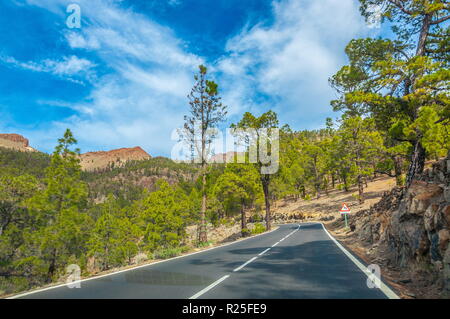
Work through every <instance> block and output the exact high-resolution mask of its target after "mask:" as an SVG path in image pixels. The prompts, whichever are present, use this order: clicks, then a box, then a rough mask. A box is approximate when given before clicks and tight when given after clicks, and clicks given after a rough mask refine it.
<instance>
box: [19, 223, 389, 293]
mask: <svg viewBox="0 0 450 319" xmlns="http://www.w3.org/2000/svg"><path fill="white" fill-rule="evenodd" d="M360 267H361V265H360ZM387 291H388V292H386V289H383V290H381V289H378V288H369V287H368V285H367V275H366V274H365V273H364V272H363V271H362V270H361V269H360V268H358V266H357V265H356V264H355V262H354V261H352V260H351V259H350V258H349V257H348V256H347V255H346V254H345V253H344V252H343V251H342V249H341V248H339V247H338V246H337V244H336V243H335V241H334V240H332V238H331V237H330V236H329V235H328V234H327V232H326V231H325V230H324V229H323V227H322V225H321V224H319V223H302V224H288V225H281V226H280V227H279V228H278V229H277V230H275V231H272V232H270V233H267V234H263V235H261V236H257V237H254V238H249V239H246V240H243V241H238V242H236V243H233V244H231V245H226V246H223V247H218V248H215V249H211V250H207V251H204V252H201V253H197V254H192V255H188V256H184V257H181V258H176V259H171V260H167V261H165V262H162V263H156V264H150V265H147V266H143V267H139V268H136V269H131V270H127V271H122V272H118V273H113V274H110V275H106V276H101V277H99V278H93V279H88V280H83V281H81V282H80V288H69V287H67V286H65V285H63V286H59V287H56V288H51V289H45V290H41V291H37V292H32V293H26V294H22V295H17V296H16V298H34V299H44V298H45V299H48V298H50V299H53V298H58V299H64V298H69V299H74V298H82V299H85V298H89V299H98V298H138V299H140V298H144V299H153V298H156V299H157V298H168V299H187V298H193V299H195V298H215V299H222V298H226V299H242V298H249V299H264V298H271V299H299V298H314V299H316V298H320V299H322V298H339V299H347V298H370V299H379V298H388V297H392V296H394V298H395V297H396V296H395V294H394V295H393V293H392V291H390V294H389V288H387Z"/></svg>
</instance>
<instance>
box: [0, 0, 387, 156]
mask: <svg viewBox="0 0 450 319" xmlns="http://www.w3.org/2000/svg"><path fill="white" fill-rule="evenodd" d="M71 3H77V4H78V5H79V6H80V8H81V16H82V23H81V28H79V29H70V28H68V27H67V25H66V19H67V17H68V15H69V14H68V13H66V8H67V6H68V5H69V4H71ZM382 31H383V30H382V29H377V28H371V27H369V26H368V25H367V24H366V23H365V21H364V20H363V19H362V17H361V16H360V14H359V11H358V1H357V0H320V1H318V0H217V1H211V0H146V1H144V0H121V1H120V0H115V1H114V0H79V1H66V0H5V1H1V2H0V41H1V43H2V46H1V48H0V73H1V74H2V76H1V77H0V132H2V133H19V134H22V135H24V136H26V137H27V138H29V139H30V144H31V145H32V146H33V147H35V148H37V149H39V150H42V151H46V152H51V151H52V149H53V148H54V146H55V142H56V140H57V138H59V137H60V136H61V135H62V134H63V132H64V130H65V129H66V128H70V129H71V130H72V131H73V133H74V135H75V137H76V138H77V139H78V142H79V145H78V146H79V147H80V148H81V151H82V152H88V151H93V150H109V149H113V148H119V147H132V146H138V145H139V146H141V147H143V148H144V149H145V150H146V151H147V152H148V153H149V154H151V155H153V156H157V155H163V156H169V155H170V153H171V149H172V147H173V146H174V144H175V141H173V140H171V133H172V132H173V131H174V130H175V129H177V128H178V127H181V126H182V123H183V115H184V114H187V112H188V103H187V98H186V95H187V94H188V93H189V91H190V88H191V87H192V84H193V73H194V72H195V71H196V70H197V66H198V65H199V64H201V63H203V64H205V65H207V66H208V68H209V70H210V72H211V77H212V78H214V80H216V82H218V83H219V87H220V92H221V96H222V97H223V100H224V103H225V104H226V105H228V106H229V117H228V119H227V122H226V123H227V124H229V123H232V122H236V121H237V120H239V118H240V116H241V115H242V114H243V112H245V111H250V112H253V113H256V114H260V113H262V112H265V111H267V110H269V109H272V110H274V111H276V112H277V113H278V114H279V117H280V121H281V124H285V123H287V124H289V125H290V126H291V127H292V128H293V129H296V130H300V129H314V128H319V127H323V124H324V121H325V118H326V117H334V118H335V117H337V116H338V114H336V113H333V112H332V110H331V107H330V105H329V102H330V100H331V99H333V98H335V93H334V92H333V90H332V89H331V88H330V87H329V86H328V78H329V77H330V76H331V75H332V74H334V73H335V72H336V71H337V70H338V69H339V68H340V67H341V66H342V65H344V64H345V62H346V59H345V55H344V48H345V46H346V44H347V43H348V42H349V41H350V40H351V39H352V38H358V37H366V36H378V35H382V34H383V32H382Z"/></svg>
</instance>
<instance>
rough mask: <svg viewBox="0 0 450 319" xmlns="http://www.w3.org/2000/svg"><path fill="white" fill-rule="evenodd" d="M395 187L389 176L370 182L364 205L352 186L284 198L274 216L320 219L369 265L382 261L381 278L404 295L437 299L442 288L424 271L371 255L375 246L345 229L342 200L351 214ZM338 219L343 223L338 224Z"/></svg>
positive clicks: (366, 189) (377, 199) (307, 219)
mask: <svg viewBox="0 0 450 319" xmlns="http://www.w3.org/2000/svg"><path fill="white" fill-rule="evenodd" d="M394 186H395V179H394V178H389V177H379V178H376V179H375V180H374V181H373V182H369V183H368V186H367V187H365V188H364V197H365V202H364V204H359V203H358V200H357V198H356V196H355V195H357V193H358V190H357V189H356V188H352V189H350V191H349V192H345V191H343V190H333V191H330V192H329V193H328V195H327V194H322V195H321V197H320V198H319V199H311V200H301V199H300V200H298V201H295V200H292V199H287V200H281V201H279V202H277V203H276V204H275V205H274V209H273V215H274V217H275V218H276V219H277V218H278V219H280V215H284V216H285V217H284V218H285V219H286V216H287V217H288V218H287V219H290V218H293V221H294V220H296V217H298V216H302V219H303V218H304V219H303V220H302V221H320V222H323V223H324V225H325V227H326V228H327V229H328V231H330V233H331V234H332V235H333V236H334V237H335V238H336V239H337V240H338V241H339V242H340V243H341V244H342V245H343V246H345V247H346V248H347V249H348V250H350V251H352V253H354V254H355V255H356V256H358V257H359V258H360V259H361V260H363V261H364V262H365V263H366V264H373V263H376V264H379V265H380V267H381V271H382V279H383V281H384V282H386V283H387V284H388V285H389V286H390V287H391V288H392V289H393V290H394V291H395V292H396V293H397V294H398V295H399V296H400V297H401V298H405V299H413V298H438V297H439V292H438V291H439V290H438V289H437V288H436V287H435V286H433V285H432V284H431V283H430V279H429V278H427V276H426V275H425V274H423V275H421V274H418V273H411V272H407V271H405V270H400V269H396V268H393V267H389V266H388V265H387V264H386V263H385V262H384V260H382V258H380V257H379V256H374V255H372V254H371V252H372V248H373V247H368V246H367V245H365V244H363V243H361V242H359V241H358V238H357V236H355V235H354V233H353V232H351V231H350V230H349V229H347V228H345V223H344V222H343V217H342V216H341V214H340V213H339V210H340V209H341V207H342V204H343V203H346V204H347V206H348V207H349V208H350V210H351V212H350V215H349V218H352V214H354V213H356V212H358V211H360V210H364V209H368V208H370V207H371V206H372V205H373V204H375V203H377V202H378V201H379V200H380V199H381V196H382V195H383V193H384V192H386V191H389V190H391V189H392V188H393V187H394ZM337 220H341V221H342V222H340V223H336V221H337ZM336 224H338V225H339V226H337V227H336Z"/></svg>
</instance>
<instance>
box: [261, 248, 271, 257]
mask: <svg viewBox="0 0 450 319" xmlns="http://www.w3.org/2000/svg"><path fill="white" fill-rule="evenodd" d="M269 250H270V248H267V249H266V250H264V251H263V252H261V253H259V254H258V256H262V255H264V254H265V253H267V252H268V251H269Z"/></svg>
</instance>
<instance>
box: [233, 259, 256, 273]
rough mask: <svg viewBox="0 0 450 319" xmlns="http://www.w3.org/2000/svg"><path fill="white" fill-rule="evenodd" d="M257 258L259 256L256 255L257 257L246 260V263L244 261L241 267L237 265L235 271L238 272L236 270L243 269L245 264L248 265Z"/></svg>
mask: <svg viewBox="0 0 450 319" xmlns="http://www.w3.org/2000/svg"><path fill="white" fill-rule="evenodd" d="M256 258H258V257H256V256H255V257H253V258H252V259H250V260H248V261H246V262H245V263H243V264H242V265H240V266H239V267H237V268H236V269H234V270H233V272H236V271H239V270H241V269H242V268H244V267H245V266H247V265H248V264H249V263H251V262H252V261H254V260H255V259H256Z"/></svg>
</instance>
